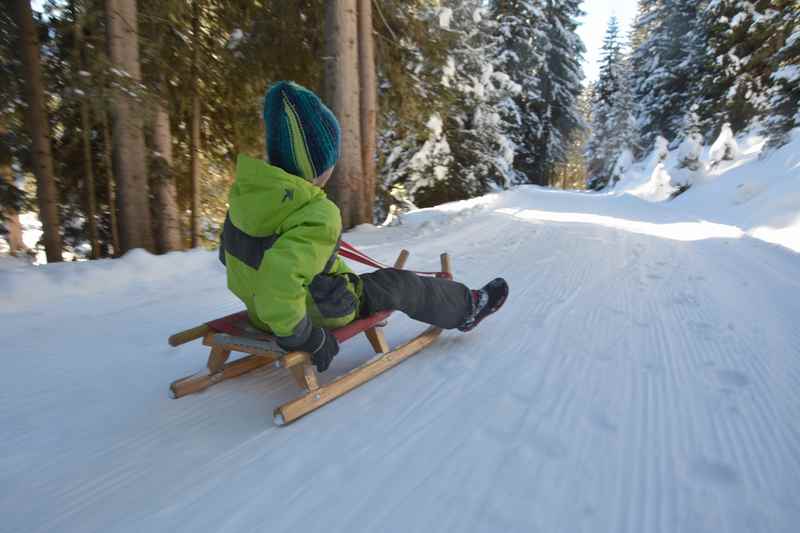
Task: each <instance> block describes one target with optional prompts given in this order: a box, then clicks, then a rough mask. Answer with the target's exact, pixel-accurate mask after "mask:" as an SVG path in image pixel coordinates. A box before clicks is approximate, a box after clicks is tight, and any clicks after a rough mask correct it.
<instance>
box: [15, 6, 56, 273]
mask: <svg viewBox="0 0 800 533" xmlns="http://www.w3.org/2000/svg"><path fill="white" fill-rule="evenodd" d="M14 15H15V20H16V24H17V29H18V38H19V42H20V52H21V54H22V64H23V73H24V79H25V99H26V101H27V103H28V106H27V110H26V123H27V127H28V131H29V132H30V137H31V141H32V142H31V145H32V154H31V155H32V162H33V169H34V175H35V176H36V189H37V190H36V196H37V199H38V203H39V218H40V219H41V221H42V229H43V230H44V235H43V237H44V245H45V250H46V252H47V261H48V262H50V263H54V262H58V261H61V260H62V256H61V223H60V217H59V209H58V188H57V186H56V179H55V172H54V170H53V167H54V165H53V155H52V151H51V143H50V126H49V124H48V119H47V109H46V107H45V85H44V80H43V79H42V69H41V60H40V56H39V40H38V37H37V32H36V28H35V26H34V23H33V13H32V11H31V5H30V1H29V0H15V2H14Z"/></svg>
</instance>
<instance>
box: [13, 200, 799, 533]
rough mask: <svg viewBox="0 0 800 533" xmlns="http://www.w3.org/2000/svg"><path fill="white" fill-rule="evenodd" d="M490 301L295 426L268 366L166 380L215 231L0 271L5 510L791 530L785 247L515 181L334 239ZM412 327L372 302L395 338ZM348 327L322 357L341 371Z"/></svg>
mask: <svg viewBox="0 0 800 533" xmlns="http://www.w3.org/2000/svg"><path fill="white" fill-rule="evenodd" d="M347 238H348V240H350V241H351V242H353V243H354V244H356V245H357V246H360V247H362V248H363V249H364V251H366V252H367V253H368V254H370V255H372V256H375V257H377V258H379V259H381V260H383V261H391V260H392V259H393V258H394V257H395V255H396V253H397V252H398V251H399V250H400V249H401V248H407V249H409V250H410V251H411V253H412V254H411V258H410V261H409V267H411V268H417V269H425V270H430V269H434V268H436V266H437V264H438V263H437V262H438V254H439V253H440V252H442V251H447V252H449V253H450V254H451V255H452V257H453V265H454V268H455V271H456V277H457V279H460V280H462V281H464V282H466V283H468V284H470V285H472V286H480V285H482V284H483V283H484V282H486V281H487V280H489V279H491V278H493V277H495V276H498V275H500V276H504V277H505V278H506V279H507V280H508V282H509V284H510V286H511V296H510V298H509V300H508V302H507V303H506V306H505V307H504V308H503V310H502V311H501V312H500V313H498V314H497V315H495V316H493V317H491V318H490V319H488V320H487V321H485V322H484V323H483V324H481V326H480V327H479V328H477V329H476V330H475V331H474V332H473V333H471V334H467V335H463V334H460V333H457V332H446V333H445V334H444V335H443V336H442V337H441V338H440V340H439V341H438V342H437V343H436V344H434V345H433V346H432V347H430V348H429V349H427V350H425V351H423V352H421V353H420V354H418V355H416V356H415V357H413V358H411V359H410V360H408V361H406V362H404V363H403V364H401V365H400V366H398V367H397V368H396V369H394V370H392V371H390V372H388V373H387V374H385V375H382V376H380V377H378V378H377V379H375V380H373V381H371V382H370V383H368V384H367V385H365V386H363V387H361V388H359V389H357V390H356V391H354V392H352V393H350V394H348V395H346V396H344V397H343V398H341V399H339V400H337V401H335V402H333V403H332V404H330V405H328V406H325V407H324V408H322V409H320V410H319V411H316V412H314V413H312V414H310V415H309V416H307V417H305V418H303V419H301V420H299V421H297V422H296V423H294V424H292V425H290V426H287V427H283V428H279V427H275V426H274V425H273V423H272V419H271V413H272V408H273V407H274V406H276V405H278V404H279V403H282V402H284V401H286V400H288V399H290V398H292V397H293V396H294V395H295V394H296V389H295V385H294V383H293V382H292V380H291V378H290V376H288V375H287V374H286V373H285V372H282V371H280V370H275V369H272V368H269V369H266V370H264V369H261V370H258V371H256V372H253V373H251V374H248V375H246V376H244V377H242V378H239V379H236V380H231V381H227V382H225V383H222V384H220V385H218V386H217V387H215V388H213V389H209V390H208V391H206V392H205V393H202V394H197V395H192V396H187V397H185V398H182V399H180V400H172V399H170V397H169V394H168V389H167V387H168V384H169V383H170V382H171V381H172V380H174V379H176V378H178V377H180V376H184V375H187V374H189V373H191V372H193V371H196V370H198V369H200V368H202V366H203V364H204V362H205V358H206V351H205V349H204V348H203V347H202V346H200V345H199V343H195V344H190V345H187V346H184V347H181V348H179V349H172V348H168V347H167V345H166V338H167V336H168V335H169V334H171V333H173V332H175V331H179V330H181V329H185V328H187V327H191V326H194V325H196V324H198V323H200V322H203V321H205V320H208V319H211V318H215V317H217V316H221V315H223V314H227V313H230V312H233V311H236V310H238V309H239V305H238V304H237V302H236V301H235V300H234V298H233V297H232V296H231V295H230V294H228V292H227V291H226V288H225V280H224V273H223V270H222V268H221V266H219V265H217V264H216V259H215V254H214V253H211V252H198V251H195V252H189V253H176V254H170V255H168V256H165V257H153V256H149V255H147V254H145V253H143V252H138V253H137V252H135V253H132V254H129V255H128V256H126V257H125V258H123V259H121V260H117V261H113V262H111V261H101V262H95V263H92V264H87V263H82V264H76V263H73V264H59V265H53V266H47V267H43V268H37V269H33V268H30V267H25V268H22V267H16V266H6V267H4V269H3V270H0V335H1V336H2V339H3V348H2V353H3V363H4V369H3V372H2V373H0V428H2V429H1V430H0V431H2V439H0V516H2V521H0V530H1V531H3V532H4V533H12V532H20V533H22V532H24V533H33V532H53V531H59V532H81V533H85V532H95V531H97V532H100V531H102V532H109V531H114V532H123V531H124V532H142V531H147V532H193V533H196V532H198V531H209V532H242V531H269V532H271V533H274V532H290V531H326V532H348V533H349V532H354V531H369V532H373V531H374V532H395V531H396V532H409V531H423V532H444V531H453V532H464V531H469V532H501V531H502V532H532V531H541V532H557V531H563V532H581V531H583V532H591V533H594V532H605V531H607V532H630V533H643V532H654V533H655V532H663V533H678V532H701V531H702V532H704V531H713V532H715V533H723V532H761V531H763V532H773V533H776V532H785V533H794V532H796V531H798V530H800V529H799V528H800V417H799V416H798V413H800V328H799V327H798V326H797V317H798V316H800V255H798V254H797V253H795V252H792V251H790V250H788V249H786V248H781V247H780V246H776V245H772V244H767V243H765V242H762V241H758V240H756V239H753V238H751V237H749V236H747V235H746V234H745V233H743V232H742V231H741V230H739V229H738V228H736V227H734V226H728V225H724V224H717V223H713V222H706V221H701V220H699V219H697V218H696V217H692V216H689V215H687V214H685V213H681V212H679V211H677V210H675V209H672V208H670V207H669V206H668V205H661V204H645V203H644V202H642V201H641V200H639V199H637V198H634V197H631V196H620V197H612V196H602V195H588V194H579V193H566V192H556V191H545V190H540V189H536V188H520V189H516V190H514V191H511V192H507V193H503V194H498V195H490V196H487V197H483V198H480V199H476V200H472V201H468V202H461V203H457V204H449V205H445V206H442V207H439V208H435V209H431V210H422V211H418V212H415V213H412V214H410V215H409V216H408V217H407V218H406V220H405V224H404V225H402V226H399V227H393V228H380V229H369V228H361V229H359V230H357V231H355V232H353V233H351V234H350V235H348V236H347ZM422 327H423V326H421V325H420V324H417V323H413V322H412V321H410V320H409V319H407V318H406V317H404V316H399V315H398V316H395V317H393V318H392V320H391V321H390V324H389V327H388V328H387V329H386V332H387V334H388V337H389V340H390V342H393V343H398V342H400V341H402V340H405V339H407V338H410V337H411V336H413V335H414V334H416V333H417V332H418V331H419V330H420V329H421V328H422ZM370 355H371V352H370V348H369V346H368V344H367V343H366V341H365V340H362V339H358V340H357V341H353V342H350V343H348V344H346V345H345V346H344V349H343V352H342V354H341V355H340V357H338V358H337V359H336V361H335V363H334V365H333V366H332V369H331V370H330V371H329V372H328V373H327V374H329V375H338V374H340V373H342V372H345V371H346V370H348V369H350V368H353V367H355V366H356V365H358V364H359V363H360V362H362V361H364V360H365V359H366V358H368V357H370Z"/></svg>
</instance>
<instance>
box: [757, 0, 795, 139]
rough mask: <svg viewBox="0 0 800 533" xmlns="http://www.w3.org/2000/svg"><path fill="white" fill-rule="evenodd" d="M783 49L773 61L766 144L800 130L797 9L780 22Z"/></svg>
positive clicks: (789, 11) (785, 15) (787, 137)
mask: <svg viewBox="0 0 800 533" xmlns="http://www.w3.org/2000/svg"><path fill="white" fill-rule="evenodd" d="M779 31H780V34H782V35H783V36H784V37H785V41H784V43H783V46H782V48H781V49H780V50H779V51H778V52H777V53H776V54H775V55H774V56H773V58H772V70H773V72H772V74H771V76H770V81H771V82H772V84H773V85H772V88H771V90H770V93H769V106H768V111H769V116H768V117H767V120H766V123H765V128H764V129H765V130H766V132H767V135H768V136H769V139H770V140H769V144H770V146H773V147H779V146H782V145H783V144H785V143H786V142H788V141H789V132H790V131H791V130H792V129H793V128H796V127H799V126H800V9H794V10H791V9H786V10H784V11H783V16H782V17H781V21H780V30H779Z"/></svg>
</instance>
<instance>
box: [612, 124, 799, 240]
mask: <svg viewBox="0 0 800 533" xmlns="http://www.w3.org/2000/svg"><path fill="white" fill-rule="evenodd" d="M765 146H766V140H765V138H764V137H762V136H760V135H757V134H753V133H750V134H746V135H742V136H740V137H739V138H738V139H737V138H736V137H734V136H733V134H732V133H731V131H730V128H729V127H727V125H726V127H725V128H723V131H722V133H721V135H720V137H719V139H717V141H716V142H715V143H714V144H713V145H712V146H711V147H707V146H706V147H703V148H702V151H701V153H700V155H699V157H698V162H697V170H692V169H691V168H687V167H685V165H684V164H683V163H682V161H683V158H684V157H686V153H685V152H686V151H687V150H689V148H691V150H690V151H691V153H692V154H694V153H696V148H697V147H696V146H691V147H689V148H687V147H686V146H683V145H682V146H681V148H679V149H678V150H675V151H672V152H669V151H667V150H666V149H665V147H664V146H663V144H660V145H659V146H658V149H657V150H656V151H654V153H652V154H651V155H650V156H649V157H648V158H647V159H645V160H644V161H643V162H641V163H637V164H634V165H633V166H631V167H630V169H629V170H628V171H627V172H625V174H624V176H623V178H622V179H621V180H620V182H619V184H618V185H617V186H616V187H615V189H614V191H613V192H612V193H611V194H614V195H626V194H630V195H633V196H636V197H638V198H641V199H644V200H648V201H653V202H661V201H664V200H667V199H669V197H670V196H671V195H672V193H673V192H675V191H676V190H677V188H678V187H679V186H681V185H689V186H691V189H689V190H688V191H687V192H685V193H683V194H681V195H680V196H678V197H677V198H675V200H673V201H672V202H670V203H669V205H668V206H667V207H668V208H670V209H676V210H680V211H682V212H690V213H694V214H695V215H697V216H698V217H701V218H703V219H705V220H708V221H711V222H715V223H720V224H725V225H728V226H732V227H736V228H738V229H739V230H740V231H741V232H743V233H744V234H746V235H749V236H751V237H755V238H758V239H761V240H765V241H768V242H771V243H774V244H779V245H781V246H785V247H787V248H789V249H791V250H794V251H797V252H800V129H797V130H795V131H794V132H792V135H791V141H790V142H789V143H788V144H786V145H785V146H783V147H782V148H780V149H778V150H774V151H769V152H767V151H765V150H766V148H765Z"/></svg>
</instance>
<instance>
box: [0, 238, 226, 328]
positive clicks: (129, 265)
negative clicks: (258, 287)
mask: <svg viewBox="0 0 800 533" xmlns="http://www.w3.org/2000/svg"><path fill="white" fill-rule="evenodd" d="M218 263H219V261H218V260H217V254H216V253H212V252H207V251H204V250H199V249H198V250H191V251H188V252H172V253H169V254H166V255H164V256H155V255H152V254H149V253H147V252H145V251H144V250H141V249H136V250H132V251H131V252H128V253H127V254H125V255H124V256H123V257H121V258H119V259H101V260H97V261H90V262H89V261H85V262H81V263H80V265H77V264H75V263H73V262H70V261H66V262H63V263H54V264H48V265H40V266H38V267H36V268H32V267H31V265H30V264H29V263H28V262H27V261H25V260H23V259H16V258H12V257H7V256H5V257H0V313H15V312H18V311H22V310H26V309H29V308H31V307H34V306H37V305H42V304H46V303H59V302H61V301H63V300H66V299H69V298H81V299H83V298H89V297H102V296H103V295H104V294H105V293H107V292H108V291H111V290H126V289H127V290H130V291H133V292H138V293H140V294H141V293H142V292H146V291H147V287H150V286H152V285H153V284H154V283H160V284H163V283H166V284H169V283H170V282H172V283H173V284H174V285H175V287H176V289H177V288H179V287H180V286H182V285H185V284H186V283H187V280H192V282H193V283H197V282H202V279H198V277H209V276H210V275H214V274H216V276H219V275H220V273H221V272H222V271H223V268H222V266H221V265H219V266H218V267H215V266H214V265H216V264H218Z"/></svg>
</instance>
